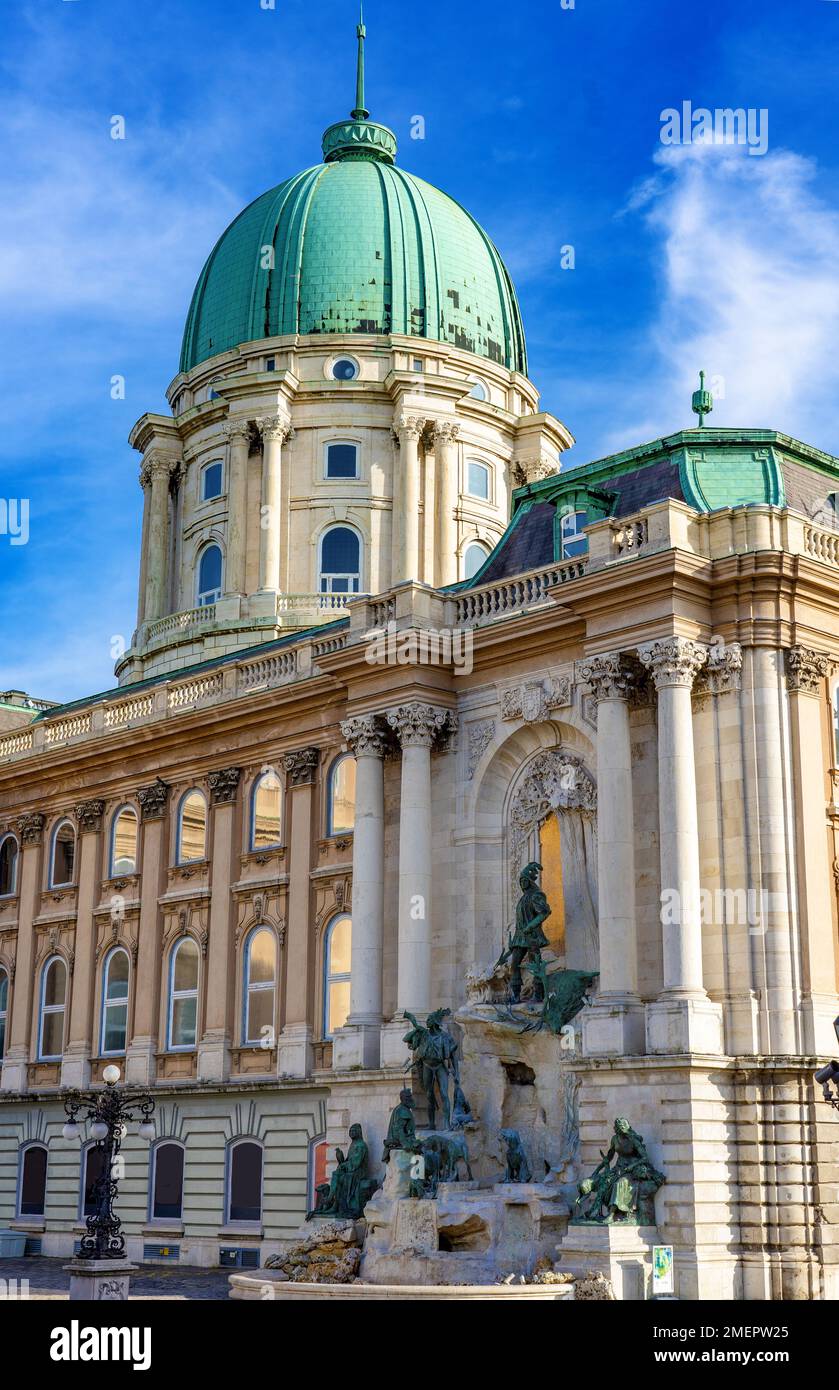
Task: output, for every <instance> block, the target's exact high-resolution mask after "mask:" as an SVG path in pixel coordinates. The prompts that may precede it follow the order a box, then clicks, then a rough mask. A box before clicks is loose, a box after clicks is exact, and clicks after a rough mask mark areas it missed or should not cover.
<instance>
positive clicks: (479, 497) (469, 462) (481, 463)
mask: <svg viewBox="0 0 839 1390" xmlns="http://www.w3.org/2000/svg"><path fill="white" fill-rule="evenodd" d="M473 465H474V466H475V468H482V469H483V470H484V473H485V474H486V480H487V490H486V496H484V495H483V493H480V492H473V491H472V488H471V486H470V481H471V480H470V477H469V473H470V469H471V468H472V466H473ZM463 490H464V492H465V494H466V496H467V497H474V499H475V501H476V502H491V501H492V467H491V465H490V464H488V463H487V461H486V459H479V458H475V457H474V456H473V457H471V458H467V459H466V477H465V478H464V480H463Z"/></svg>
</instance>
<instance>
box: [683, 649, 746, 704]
mask: <svg viewBox="0 0 839 1390" xmlns="http://www.w3.org/2000/svg"><path fill="white" fill-rule="evenodd" d="M742 669H743V648H742V647H741V646H740V643H739V642H723V643H722V644H717V645H715V646H714V645H712V646H710V647H709V648H708V660H707V662H706V663H705V665H704V666H703V667H702V671H701V672H700V675H699V678H698V680H697V682H696V685H695V686H694V694H695V695H697V696H702V695H725V694H726V693H727V692H728V691H730V690H739V689H740V673H741V671H742Z"/></svg>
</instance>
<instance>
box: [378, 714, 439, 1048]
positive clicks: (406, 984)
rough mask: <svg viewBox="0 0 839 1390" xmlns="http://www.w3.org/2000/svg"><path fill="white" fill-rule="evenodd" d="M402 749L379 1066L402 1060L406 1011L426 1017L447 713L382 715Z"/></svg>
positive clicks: (429, 1001) (429, 1007)
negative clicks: (389, 971) (394, 918)
mask: <svg viewBox="0 0 839 1390" xmlns="http://www.w3.org/2000/svg"><path fill="white" fill-rule="evenodd" d="M387 722H388V724H389V725H390V727H391V729H393V731H394V733H395V734H396V736H397V738H398V740H399V743H400V745H401V748H402V778H401V790H400V805H399V947H398V949H399V957H398V962H397V985H396V1015H395V1017H394V1020H393V1024H394V1026H393V1027H392V1028H386V1029H385V1030H384V1031H383V1035H382V1051H383V1055H382V1062H383V1064H384V1063H387V1062H390V1063H394V1062H399V1061H404V1058H405V1048H404V1045H403V1044H402V1043H401V1041H400V1040H399V1036H400V1035H399V1034H398V1030H399V1029H400V1028H402V1022H401V1019H402V1015H403V1013H404V1012H405V1010H406V1009H408V1010H410V1012H411V1013H414V1014H426V1013H428V1011H429V1010H430V1009H431V1007H432V1000H431V893H432V886H431V885H432V863H431V749H432V747H433V746H434V745H435V744H436V743H438V742H440V741H441V740H442V739H444V738H445V737H446V736H447V734H449V733H450V732H451V730H452V727H453V715H452V713H451V711H450V710H446V709H440V708H437V707H436V706H434V705H428V704H424V703H422V702H421V701H414V702H412V703H410V704H406V705H399V706H398V707H397V708H395V709H390V710H388V711H387Z"/></svg>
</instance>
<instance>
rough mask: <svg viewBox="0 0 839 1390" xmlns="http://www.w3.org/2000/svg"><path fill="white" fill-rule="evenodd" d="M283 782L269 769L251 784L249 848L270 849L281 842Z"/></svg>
mask: <svg viewBox="0 0 839 1390" xmlns="http://www.w3.org/2000/svg"><path fill="white" fill-rule="evenodd" d="M282 796H283V784H282V782H281V781H280V779H279V777H278V776H277V774H276V772H274V771H273V769H271V770H270V771H268V772H263V774H262V776H261V777H258V778H257V779H256V781H255V782H254V784H253V793H252V795H251V849H270V848H271V847H272V846H273V845H278V844H280V843H281V835H282Z"/></svg>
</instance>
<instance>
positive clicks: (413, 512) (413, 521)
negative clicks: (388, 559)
mask: <svg viewBox="0 0 839 1390" xmlns="http://www.w3.org/2000/svg"><path fill="white" fill-rule="evenodd" d="M424 428H425V421H424V420H422V419H420V417H419V416H416V415H403V417H402V419H401V420H400V421H399V425H398V428H397V434H398V436H399V462H398V463H397V465H396V467H397V471H398V478H394V488H393V498H394V512H393V521H392V528H393V552H392V554H393V561H392V570H393V573H392V575H391V583H392V584H399V583H401V582H402V580H404V579H417V578H418V577H419V440H420V435H421V434H422V432H423V430H424ZM426 504H427V505H428V506H429V507H430V505H431V503H430V499H428V498H426Z"/></svg>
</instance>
